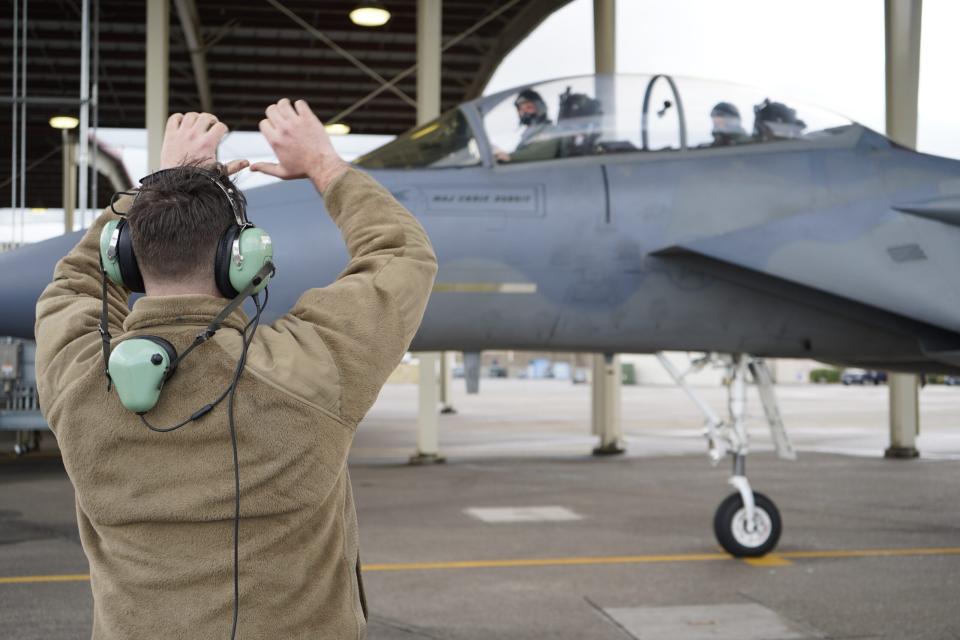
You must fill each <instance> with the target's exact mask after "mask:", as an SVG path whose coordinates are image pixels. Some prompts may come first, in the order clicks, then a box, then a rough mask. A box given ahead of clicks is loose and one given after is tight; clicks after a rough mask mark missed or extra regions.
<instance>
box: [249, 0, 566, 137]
mask: <svg viewBox="0 0 960 640" xmlns="http://www.w3.org/2000/svg"><path fill="white" fill-rule="evenodd" d="M268 1H272V0H268ZM560 1H562V2H569V1H570V0H560ZM518 2H520V0H508V2H506V3H504V4H503V5H501V6H500V7H499V8H498V9H496V10H495V11H493V12H491V13H490V14H488V15H487V16H486V17H485V18H484V19H483V20H479V21H478V22H477V23H476V24H474V25H473V26H472V27H470V28H469V29H467V30H466V31H463V32H462V33H460V34H457V35H455V36H454V37H452V38H450V39H449V40H447V41H446V42H445V43H443V46H442V47H440V53H443V52H444V51H446V50H447V49H449V48H450V47H452V46H453V45H455V44H457V43H458V42H460V41H462V40H463V39H465V38H467V37H469V36H470V34H472V33H474V32H475V31H477V30H479V29H480V27H482V26H484V25H485V24H487V23H488V22H490V21H492V20H493V19H495V18H497V17H498V16H499V15H500V14H502V13H504V12H506V11H507V10H509V9H511V8H513V5H515V4H517V3H518ZM416 70H417V64H413V65H411V66H409V67H407V68H406V69H404V70H403V71H401V72H400V73H398V74H397V75H395V76H393V78H392V79H391V80H390V81H389V82H387V83H386V84H382V85H380V86H379V87H377V88H376V89H374V90H373V91H371V92H370V93H368V94H367V95H365V96H363V97H362V98H360V99H359V100H357V101H356V102H354V103H353V104H352V105H350V107H348V108H347V109H344V110H343V111H341V112H340V113H338V114H337V115H335V116H333V118H331V119H330V120H329V124H333V123H335V122H340V120H342V119H343V118H345V117H347V116H348V115H350V114H351V113H353V112H354V111H356V110H357V109H359V108H360V107H362V106H363V105H365V104H366V103H368V102H369V101H370V100H373V99H374V98H375V97H377V96H378V95H380V94H381V93H383V92H384V91H386V90H387V89H392V88H393V87H394V86H395V85H396V84H397V83H398V82H400V81H401V80H403V79H404V78H406V77H407V76H409V75H410V74H411V73H413V72H414V71H416ZM491 73H492V71H491ZM488 77H489V76H488ZM468 97H475V96H468Z"/></svg>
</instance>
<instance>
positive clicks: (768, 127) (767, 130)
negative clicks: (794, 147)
mask: <svg viewBox="0 0 960 640" xmlns="http://www.w3.org/2000/svg"><path fill="white" fill-rule="evenodd" d="M753 115H754V120H753V137H754V139H756V140H759V141H760V142H769V141H771V140H792V139H795V138H799V137H800V136H801V135H803V130H804V129H806V128H807V123H806V122H804V121H803V120H800V119H799V118H797V110H796V109H791V108H790V107H788V106H787V105H785V104H783V103H782V102H771V101H770V98H766V99H765V100H764V101H763V102H761V103H760V104H758V105H756V106H755V107H754V108H753Z"/></svg>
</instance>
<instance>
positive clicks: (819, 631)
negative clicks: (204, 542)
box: [0, 380, 960, 640]
mask: <svg viewBox="0 0 960 640" xmlns="http://www.w3.org/2000/svg"><path fill="white" fill-rule="evenodd" d="M491 382H492V383H491ZM703 391H704V394H705V396H706V397H707V398H708V400H709V401H710V402H711V404H713V406H714V407H715V408H716V409H717V410H718V411H719V410H721V409H722V408H723V395H722V392H721V391H720V390H716V389H704V390H703ZM778 393H779V395H780V398H781V410H782V413H783V415H784V420H785V422H786V423H787V426H788V430H789V431H790V432H791V434H792V435H794V436H795V440H796V444H797V448H798V449H799V451H800V459H799V460H798V461H796V462H781V461H779V460H777V459H776V458H775V456H774V455H773V454H772V453H770V451H769V445H768V444H767V442H768V438H766V437H765V436H764V435H763V434H762V427H763V422H762V412H761V409H760V406H759V403H758V402H756V401H755V398H753V397H752V398H751V400H752V402H751V404H750V416H751V421H750V426H751V432H752V433H754V434H755V435H756V443H757V446H756V449H757V453H755V454H752V455H751V457H750V462H749V463H748V471H749V475H750V478H751V481H752V482H753V485H754V488H755V489H756V490H757V491H761V492H763V493H765V494H767V495H768V496H770V497H771V498H772V499H773V500H774V501H775V502H776V503H777V505H778V506H779V508H780V511H781V513H782V515H783V519H784V525H785V529H784V534H783V537H782V539H781V542H780V545H779V547H778V549H777V550H776V552H775V554H774V555H773V556H768V557H767V558H765V559H764V560H763V561H760V562H756V561H754V562H746V561H742V560H735V559H732V558H730V557H728V556H726V555H725V554H723V553H722V552H721V551H720V550H719V548H718V546H717V544H716V542H715V540H714V538H713V532H712V527H711V523H712V517H713V512H714V510H715V508H716V506H717V505H718V504H719V502H720V501H721V500H722V499H723V498H724V497H725V496H726V495H727V494H728V493H730V489H729V487H727V486H726V484H725V481H726V478H727V476H728V474H729V469H728V468H727V465H726V464H723V466H722V467H719V468H714V467H711V466H710V465H709V463H708V462H707V460H706V456H705V455H703V444H702V442H701V441H700V440H699V438H698V437H697V434H698V433H699V425H700V423H701V420H700V418H699V416H698V414H697V413H696V411H695V410H692V409H691V408H690V406H689V404H688V402H687V401H686V400H685V399H683V397H682V396H681V395H680V394H679V392H678V391H677V390H675V389H671V388H649V387H636V388H632V387H626V388H624V425H625V431H626V435H627V442H628V446H629V452H628V454H627V455H625V456H619V457H616V458H605V459H593V458H592V457H591V456H589V455H587V452H588V451H589V449H590V447H591V446H592V444H593V439H592V438H591V437H590V436H589V435H588V432H589V424H588V420H589V389H587V388H585V387H574V386H572V385H570V384H569V383H562V382H534V381H487V380H484V385H483V389H482V394H481V395H480V396H470V397H468V396H465V395H463V394H462V390H460V389H458V388H455V390H454V395H453V400H454V404H455V405H456V406H457V408H458V410H459V413H458V414H457V415H455V416H445V417H443V418H442V422H441V425H442V437H441V445H442V448H443V453H444V454H445V455H447V457H448V462H447V463H446V464H443V465H435V466H429V467H410V466H407V465H406V464H405V461H406V458H407V456H409V454H411V453H412V452H413V451H412V445H413V442H414V438H413V435H414V430H415V419H416V406H415V402H416V389H415V387H412V386H404V385H396V386H390V387H387V388H386V389H385V390H384V392H383V394H382V395H381V399H380V401H379V402H378V403H377V406H376V407H375V408H374V410H373V411H372V412H371V414H370V416H369V417H368V419H367V420H366V421H365V423H364V424H363V425H362V426H361V430H360V432H359V434H358V437H357V441H356V444H355V448H354V452H353V455H352V461H351V475H352V478H353V482H354V489H355V492H356V499H357V506H358V512H359V518H360V528H361V545H362V546H361V549H362V553H363V558H364V563H365V565H366V573H365V583H366V587H367V590H368V595H369V600H370V605H371V610H372V618H371V624H370V638H372V639H374V640H376V639H398V640H405V639H417V638H451V639H481V638H569V639H581V638H597V639H611V640H615V639H617V640H622V639H629V638H642V639H656V640H667V639H670V640H674V639H677V640H684V639H688V638H714V639H716V638H736V639H738V640H751V639H761V638H763V639H768V640H772V639H781V638H783V639H786V638H885V639H893V638H898V639H899V638H903V639H912V638H918V639H940V638H943V639H949V638H960V608H958V607H957V603H958V602H960V511H958V509H957V507H956V496H957V495H958V494H960V474H958V473H957V463H956V461H955V460H956V458H958V457H960V437H958V436H960V424H958V423H960V390H955V389H952V388H945V387H928V388H927V389H925V390H924V391H923V392H922V396H921V398H922V399H921V406H922V417H921V421H922V425H923V430H924V435H923V436H922V437H921V439H920V441H919V446H920V449H921V453H922V454H923V456H924V457H922V458H921V459H919V460H884V459H882V458H881V457H880V455H881V453H882V450H883V447H884V446H885V442H886V437H885V433H886V417H885V416H886V393H885V389H883V388H879V389H873V388H841V387H833V386H831V387H805V386H798V387H789V386H784V387H780V388H778ZM241 428H242V425H241ZM694 453H696V455H695V454H694ZM241 473H242V470H241ZM538 517H540V518H546V519H545V520H537V519H536V518H538ZM86 571H87V568H86V563H85V560H84V556H83V553H82V550H81V549H80V546H79V543H78V540H77V536H76V525H75V522H74V513H73V494H72V489H71V487H70V484H69V481H68V479H67V478H66V475H65V474H64V472H63V469H62V466H61V464H60V463H59V460H58V459H57V458H56V457H55V455H54V454H53V453H51V452H48V453H43V452H41V453H40V454H37V455H34V456H33V457H28V458H26V459H20V460H16V459H13V458H12V457H6V458H2V459H0V603H2V604H0V638H18V639H19V638H24V639H27V638H30V639H34V638H37V639H39V638H44V639H59V638H83V637H88V636H89V629H90V622H91V616H90V608H91V598H90V592H89V585H88V583H87V582H86V581H85V579H84V574H85V573H86ZM51 576H53V578H51ZM51 580H61V581H51ZM158 597H162V594H158Z"/></svg>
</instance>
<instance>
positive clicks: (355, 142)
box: [0, 0, 960, 241]
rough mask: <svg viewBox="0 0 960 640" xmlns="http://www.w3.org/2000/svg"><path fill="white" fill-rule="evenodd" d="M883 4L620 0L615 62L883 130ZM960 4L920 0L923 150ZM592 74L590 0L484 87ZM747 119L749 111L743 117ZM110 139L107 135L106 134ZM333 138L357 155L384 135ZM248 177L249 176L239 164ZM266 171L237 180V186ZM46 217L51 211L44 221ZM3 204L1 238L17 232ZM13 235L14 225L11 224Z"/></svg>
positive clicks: (249, 146)
mask: <svg viewBox="0 0 960 640" xmlns="http://www.w3.org/2000/svg"><path fill="white" fill-rule="evenodd" d="M883 4H884V3H883V2H882V0H803V1H802V2H799V1H795V0H790V1H787V0H719V1H717V0H671V1H670V2H663V1H660V0H619V1H618V2H617V70H618V71H619V72H621V73H667V74H673V75H680V76H690V77H697V78H709V79H714V80H724V81H730V82H735V83H739V84H746V85H752V86H755V87H757V88H758V89H761V90H763V91H764V92H765V93H768V94H769V95H770V96H771V97H773V98H774V99H776V98H775V96H776V95H777V94H778V92H782V93H783V94H788V95H789V96H791V97H793V98H802V99H803V100H805V101H807V102H809V103H812V104H816V105H819V106H822V107H826V108H828V109H830V110H832V111H835V112H837V113H840V114H843V115H845V116H847V117H849V118H851V119H853V120H857V121H858V122H861V123H863V124H865V125H867V126H869V127H871V128H874V129H876V130H878V131H881V132H882V131H883V129H884V21H883ZM958 24H960V1H958V0H925V1H924V3H923V24H922V50H921V63H920V68H921V72H920V105H919V113H920V117H919V129H918V148H919V149H920V150H921V151H925V152H928V153H936V154H939V155H945V156H950V157H956V158H960V126H958V121H960V117H958V110H960V87H958V74H957V71H956V66H957V64H958V60H960V40H958V38H957V36H956V26H957V25H958ZM592 72H593V2H592V0H574V1H573V2H571V3H570V4H569V5H567V6H566V7H564V8H563V9H561V10H560V11H558V12H556V13H555V14H554V15H552V16H551V17H549V18H548V19H547V20H545V21H544V22H543V24H541V25H540V26H539V27H538V28H537V29H536V30H535V31H534V32H533V33H532V34H531V35H530V36H529V37H528V38H527V39H526V40H525V41H524V42H522V43H521V44H520V45H519V46H518V47H517V48H516V49H515V50H514V51H513V52H512V53H511V54H510V55H508V56H507V58H506V59H505V60H504V62H503V63H502V64H501V66H500V67H499V69H498V70H497V71H496V73H495V74H494V76H493V78H492V79H491V81H490V84H489V85H488V87H487V91H486V92H487V93H491V92H493V91H498V90H501V89H506V88H509V87H513V86H517V85H520V84H527V83H535V82H537V81H541V80H546V79H550V78H558V77H563V76H570V75H578V74H589V73H592ZM745 124H748V126H749V118H747V122H746V123H745ZM113 135H114V137H113V138H112V139H111V141H112V142H113V144H115V145H117V146H118V147H121V148H122V150H123V153H124V159H125V161H128V164H129V165H130V173H131V175H132V176H133V177H135V178H136V177H139V176H140V175H142V173H143V172H144V168H145V157H146V153H145V150H144V148H143V147H144V146H145V143H144V142H143V140H144V139H145V136H144V134H143V132H130V133H117V134H113ZM105 137H107V136H105ZM362 138H363V137H359V136H347V138H346V139H340V140H338V141H337V144H338V146H342V148H343V150H344V152H345V153H347V154H348V155H349V156H354V155H356V154H358V153H361V152H362V151H364V150H365V149H367V148H369V147H370V146H371V145H376V144H379V143H380V142H381V141H382V138H381V139H380V140H373V141H371V140H364V139H362ZM267 153H269V149H268V148H267V147H266V145H265V144H264V143H263V141H262V140H261V139H259V134H255V133H249V134H239V135H234V136H231V138H230V139H228V140H227V142H226V144H225V145H224V149H223V153H222V157H223V158H227V159H229V158H233V157H249V158H250V159H251V160H258V159H266V157H267V156H266V155H265V154H267ZM245 173H248V172H245ZM260 180H262V177H260V176H256V175H246V176H241V177H240V183H241V186H243V187H247V188H249V187H251V186H254V185H255V184H257V183H258V182H259V181H260ZM59 215H60V214H59V212H58V213H54V212H53V211H51V212H50V213H47V214H29V213H28V214H27V215H26V219H27V220H28V224H27V226H26V229H25V234H24V237H25V238H26V239H28V240H30V239H33V240H36V239H40V238H41V237H47V236H49V235H51V234H53V233H58V232H59V225H58V223H57V222H56V220H59V217H58V216H59ZM47 218H48V219H47ZM10 220H11V216H10V212H9V210H0V241H3V240H8V239H10V238H11V237H12V235H8V234H9V233H11V232H10V231H8V230H11V229H12V225H11V222H10ZM13 233H14V235H15V236H19V229H18V230H17V231H16V232H13Z"/></svg>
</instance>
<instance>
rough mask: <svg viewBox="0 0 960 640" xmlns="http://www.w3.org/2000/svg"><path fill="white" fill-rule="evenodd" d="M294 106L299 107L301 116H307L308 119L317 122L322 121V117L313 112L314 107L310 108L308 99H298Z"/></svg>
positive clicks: (298, 112) (298, 110) (298, 111)
mask: <svg viewBox="0 0 960 640" xmlns="http://www.w3.org/2000/svg"><path fill="white" fill-rule="evenodd" d="M294 106H295V107H296V108H297V114H298V115H299V116H300V117H301V118H307V119H308V120H314V121H316V122H317V123H319V122H320V118H318V117H317V114H315V113H314V112H313V109H311V108H310V105H309V104H307V101H306V100H297V101H296V102H295V103H294Z"/></svg>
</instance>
